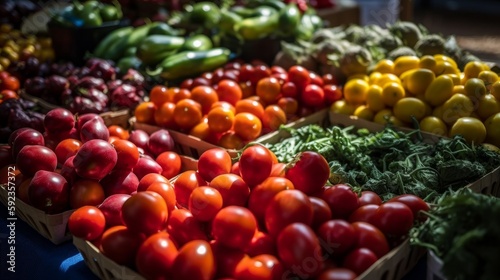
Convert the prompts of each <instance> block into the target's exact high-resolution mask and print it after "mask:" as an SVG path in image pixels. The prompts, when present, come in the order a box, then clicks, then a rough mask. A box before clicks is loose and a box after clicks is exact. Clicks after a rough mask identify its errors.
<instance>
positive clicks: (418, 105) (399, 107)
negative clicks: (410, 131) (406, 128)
mask: <svg viewBox="0 0 500 280" xmlns="http://www.w3.org/2000/svg"><path fill="white" fill-rule="evenodd" d="M392 111H393V112H394V116H395V117H396V118H398V119H400V120H401V121H403V122H405V123H411V122H412V121H413V118H415V119H416V120H417V121H420V120H421V119H423V118H424V117H425V113H426V106H425V103H424V102H423V101H422V100H420V99H418V98H415V97H405V98H401V99H400V100H399V101H398V102H396V104H395V105H394V108H393V109H392Z"/></svg>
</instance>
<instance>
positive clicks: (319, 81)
mask: <svg viewBox="0 0 500 280" xmlns="http://www.w3.org/2000/svg"><path fill="white" fill-rule="evenodd" d="M309 78H311V84H314V85H318V86H320V87H323V85H324V81H323V78H322V77H321V76H319V75H318V74H316V73H314V72H309Z"/></svg>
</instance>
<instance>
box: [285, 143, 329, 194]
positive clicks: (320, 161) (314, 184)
mask: <svg viewBox="0 0 500 280" xmlns="http://www.w3.org/2000/svg"><path fill="white" fill-rule="evenodd" d="M329 177H330V166H329V165H328V162H327V161H326V159H325V158H324V157H323V156H322V155H321V154H319V153H316V152H312V151H306V152H302V153H300V154H299V155H298V161H296V162H294V163H293V165H291V166H288V167H287V168H286V171H285V178H287V179H289V180H290V181H292V183H293V186H294V187H295V188H296V189H298V190H301V191H303V192H304V193H305V194H308V195H311V194H314V193H317V192H319V191H320V190H321V189H322V188H323V186H324V185H325V184H326V182H327V181H328V178H329ZM327 202H328V201H327Z"/></svg>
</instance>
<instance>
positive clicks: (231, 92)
mask: <svg viewBox="0 0 500 280" xmlns="http://www.w3.org/2000/svg"><path fill="white" fill-rule="evenodd" d="M217 95H218V96H219V100H220V101H226V102H229V103H230V104H231V105H233V106H235V105H236V102H238V101H239V100H240V99H241V98H242V97H243V92H242V91H241V87H240V85H239V84H238V83H237V82H235V81H232V80H221V81H219V82H218V87H217Z"/></svg>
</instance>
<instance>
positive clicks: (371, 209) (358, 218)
mask: <svg viewBox="0 0 500 280" xmlns="http://www.w3.org/2000/svg"><path fill="white" fill-rule="evenodd" d="M377 209H378V205H376V204H366V205H362V206H360V207H359V208H358V209H356V210H354V212H352V213H351V215H349V219H348V220H349V222H350V223H354V222H366V223H369V224H373V220H372V218H373V215H374V214H375V212H376V211H377Z"/></svg>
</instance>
